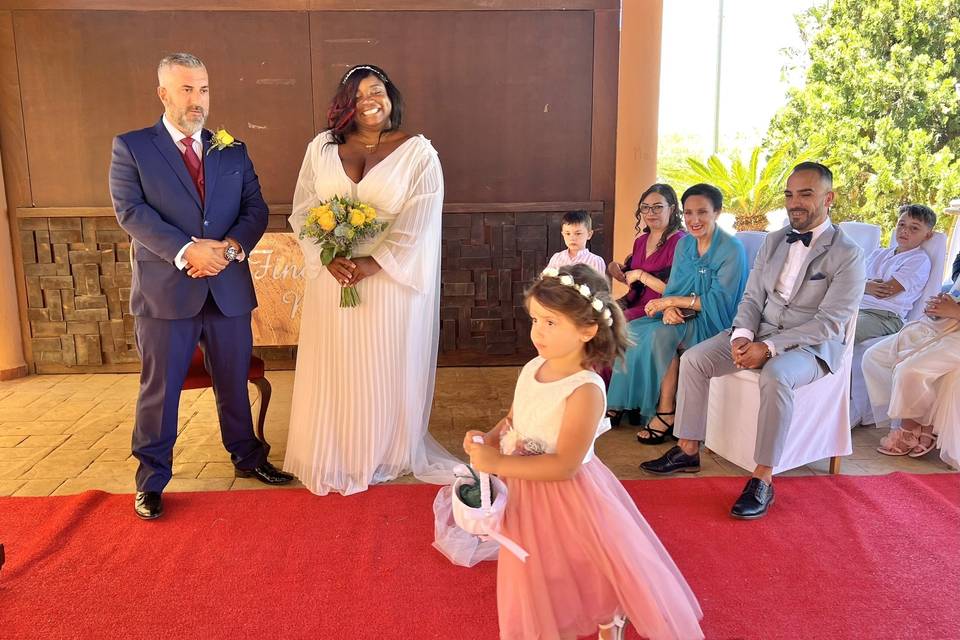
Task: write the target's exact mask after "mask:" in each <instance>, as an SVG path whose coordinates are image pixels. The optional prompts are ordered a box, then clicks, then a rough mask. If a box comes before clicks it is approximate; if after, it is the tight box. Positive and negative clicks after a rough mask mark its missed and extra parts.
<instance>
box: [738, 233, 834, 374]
mask: <svg viewBox="0 0 960 640" xmlns="http://www.w3.org/2000/svg"><path fill="white" fill-rule="evenodd" d="M830 225H831V222H830V218H829V217H828V218H827V219H826V220H824V221H823V222H821V223H820V224H819V225H817V226H816V227H814V228H813V229H811V230H810V231H811V232H812V233H813V236H812V237H811V238H810V245H809V246H806V245H804V244H803V243H802V242H800V241H799V240H798V241H797V242H794V243H792V244H791V245H790V249H789V251H788V252H787V259H786V261H785V262H784V263H783V269H781V270H780V275H779V276H778V277H777V284H776V285H775V286H774V290H775V291H776V292H777V293H779V294H780V295H781V297H783V299H784V300H786V301H787V302H789V301H790V296H791V295H793V290H794V287H795V285H796V283H797V276H799V275H800V268H801V267H802V266H803V263H804V261H806V259H807V256H808V255H810V249H812V248H813V245H814V243H815V242H816V241H817V238H819V237H820V236H821V235H823V232H824V231H826V230H827V229H828V228H829V227H830ZM793 231H795V232H797V233H800V232H799V231H797V230H796V229H793ZM784 242H786V240H784ZM753 337H754V333H753V331H751V330H750V329H743V328H738V329H734V330H733V333H731V334H730V342H733V341H734V340H736V339H737V338H746V339H747V340H749V341H751V342H753ZM763 343H764V344H765V345H767V348H769V349H770V355H771V356H775V355H777V350H776V348H774V346H773V343H772V342H770V341H769V340H764V341H763Z"/></svg>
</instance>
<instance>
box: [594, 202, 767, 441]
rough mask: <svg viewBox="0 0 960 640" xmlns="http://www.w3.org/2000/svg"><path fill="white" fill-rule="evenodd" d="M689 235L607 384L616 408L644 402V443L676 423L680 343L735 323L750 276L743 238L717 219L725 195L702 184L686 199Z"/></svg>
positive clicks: (669, 430)
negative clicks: (721, 227) (727, 229)
mask: <svg viewBox="0 0 960 640" xmlns="http://www.w3.org/2000/svg"><path fill="white" fill-rule="evenodd" d="M680 201H681V204H682V206H683V220H684V224H685V226H686V228H687V233H688V234H689V235H687V236H686V237H684V238H682V239H681V240H680V242H678V243H677V250H676V254H675V255H674V258H673V270H672V271H671V273H670V280H669V281H668V282H667V288H666V289H665V290H664V292H663V297H661V298H658V299H656V300H651V301H650V302H649V303H647V305H646V307H645V309H644V310H645V312H646V314H647V315H646V317H643V318H637V319H636V320H633V321H632V322H630V323H629V325H628V327H629V329H630V337H631V338H632V339H633V342H634V343H635V344H634V346H633V347H631V348H630V349H629V350H628V351H627V355H626V357H625V362H624V365H625V366H623V367H621V366H616V367H614V371H613V377H612V378H611V380H610V390H609V391H608V392H607V406H608V407H609V408H610V409H613V410H631V409H633V410H637V411H639V413H640V414H642V415H643V417H644V419H645V420H646V425H645V426H644V427H643V428H642V429H641V431H640V432H639V433H637V440H639V441H640V442H641V443H643V444H659V443H661V442H663V441H664V439H665V438H666V437H667V436H668V435H670V434H671V433H672V431H673V413H674V408H675V405H676V395H677V377H678V374H679V370H680V355H679V351H678V350H683V349H689V348H690V347H692V346H693V345H695V344H697V343H698V342H701V341H703V340H706V339H707V338H711V337H713V336H715V335H717V334H718V333H720V332H721V331H723V330H724V329H728V328H730V325H731V323H732V322H733V317H734V315H735V314H736V312H737V305H738V304H739V303H740V298H741V296H743V289H744V287H745V286H746V283H747V273H748V269H747V256H746V253H745V252H744V249H743V245H742V244H741V243H740V241H739V240H738V239H737V238H735V237H733V236H731V235H729V234H727V233H726V232H725V231H723V230H722V229H720V228H719V227H718V226H717V216H719V215H720V211H721V209H722V207H723V195H722V194H721V193H720V190H719V189H717V188H716V187H714V186H712V185H708V184H697V185H694V186H692V187H690V188H689V189H687V190H686V191H685V192H684V194H683V197H682V198H681V199H680Z"/></svg>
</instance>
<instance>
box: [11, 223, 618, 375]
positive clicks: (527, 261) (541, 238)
mask: <svg viewBox="0 0 960 640" xmlns="http://www.w3.org/2000/svg"><path fill="white" fill-rule="evenodd" d="M563 213H564V211H562V210H557V211H535V212H529V211H518V212H513V213H512V212H502V211H499V212H490V213H482V212H481V213H475V212H472V213H445V214H444V217H443V235H442V243H443V246H442V264H441V270H442V273H441V288H442V290H441V294H442V297H441V309H440V317H441V334H440V364H441V365H472V366H475V365H488V364H520V363H523V362H525V361H526V360H528V359H529V358H530V357H532V355H533V347H532V345H531V344H530V340H529V330H530V325H529V320H528V318H527V315H526V312H525V311H524V309H523V290H524V288H525V287H526V286H527V285H528V284H529V283H530V282H531V281H532V280H533V279H534V278H535V277H536V275H537V274H538V273H539V271H540V270H541V269H542V268H543V267H544V266H546V264H547V261H548V260H549V258H550V255H552V253H554V252H556V251H559V250H561V249H562V248H563V242H562V238H561V236H560V218H561V217H562V215H563ZM592 215H593V220H594V230H595V234H594V237H593V240H592V241H591V246H592V247H594V252H596V253H602V251H601V250H600V249H597V248H596V247H604V246H606V238H605V234H606V230H605V229H604V226H603V215H602V213H601V211H600V209H599V208H598V209H597V210H596V211H592ZM274 218H275V219H274ZM283 218H284V216H282V215H278V216H271V224H270V231H280V230H281V229H283V228H284V227H285V220H284V219H283ZM18 227H19V233H20V238H19V241H20V248H21V251H22V255H23V265H22V273H23V278H24V284H25V289H26V292H27V309H26V314H27V319H28V321H29V328H30V342H31V346H32V349H33V366H34V371H36V372H37V373H63V372H77V371H84V372H110V371H114V372H115V371H136V370H138V368H139V358H138V356H137V351H136V346H135V343H134V338H133V317H132V316H131V315H130V314H129V299H130V277H131V272H130V263H129V251H130V241H129V237H128V236H127V235H126V233H125V232H124V231H123V230H122V229H120V227H119V226H118V224H117V221H116V219H115V218H114V217H112V216H92V217H81V216H78V217H60V216H54V217H32V216H22V217H20V218H19V219H18ZM606 257H609V256H606ZM257 352H258V353H259V354H260V355H261V357H263V358H264V359H266V360H268V365H272V366H274V367H277V368H286V367H292V366H293V362H294V360H295V358H296V348H295V346H289V347H265V348H258V349H257Z"/></svg>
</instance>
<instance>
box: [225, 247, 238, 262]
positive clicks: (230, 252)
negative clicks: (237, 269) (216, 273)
mask: <svg viewBox="0 0 960 640" xmlns="http://www.w3.org/2000/svg"><path fill="white" fill-rule="evenodd" d="M223 257H224V258H226V259H227V260H230V261H233V260H236V258H237V249H236V248H235V247H227V250H226V251H224V252H223Z"/></svg>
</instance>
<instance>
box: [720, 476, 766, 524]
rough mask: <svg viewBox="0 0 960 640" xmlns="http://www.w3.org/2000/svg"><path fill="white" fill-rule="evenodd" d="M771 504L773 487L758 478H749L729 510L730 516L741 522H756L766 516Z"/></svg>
mask: <svg viewBox="0 0 960 640" xmlns="http://www.w3.org/2000/svg"><path fill="white" fill-rule="evenodd" d="M772 504H773V485H772V484H767V483H766V482H764V481H763V480H761V479H760V478H750V479H749V480H747V486H745V487H744V488H743V493H741V494H740V498H738V499H737V501H736V503H734V505H733V509H731V510H730V515H732V516H733V517H734V518H740V519H741V520H756V519H757V518H762V517H763V516H765V515H767V509H769V508H770V505H772Z"/></svg>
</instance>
